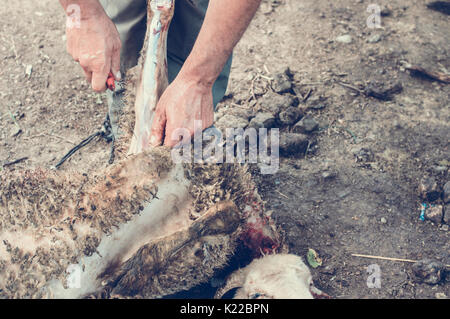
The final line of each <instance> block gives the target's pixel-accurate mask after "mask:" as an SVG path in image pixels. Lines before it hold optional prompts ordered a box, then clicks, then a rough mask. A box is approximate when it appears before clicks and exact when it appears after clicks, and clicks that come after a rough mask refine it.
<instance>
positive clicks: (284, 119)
mask: <svg viewBox="0 0 450 319" xmlns="http://www.w3.org/2000/svg"><path fill="white" fill-rule="evenodd" d="M302 114H303V112H302V110H301V109H299V108H298V107H294V106H290V107H289V108H288V109H287V110H286V111H283V112H281V113H280V115H279V118H280V122H281V123H282V124H284V125H292V124H294V123H295V122H297V121H298V120H299V119H300V117H301V116H302Z"/></svg>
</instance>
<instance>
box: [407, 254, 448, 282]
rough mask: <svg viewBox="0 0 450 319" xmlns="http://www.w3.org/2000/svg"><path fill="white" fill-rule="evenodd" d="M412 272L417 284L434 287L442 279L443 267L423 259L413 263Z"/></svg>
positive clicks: (435, 262)
mask: <svg viewBox="0 0 450 319" xmlns="http://www.w3.org/2000/svg"><path fill="white" fill-rule="evenodd" d="M412 270H413V274H414V276H415V277H416V280H417V281H418V282H421V283H426V284H429V285H436V284H438V283H439V282H441V280H442V279H443V277H444V272H445V265H444V264H442V263H441V262H439V261H434V260H431V259H424V260H420V261H418V262H415V263H414V264H413V266H412Z"/></svg>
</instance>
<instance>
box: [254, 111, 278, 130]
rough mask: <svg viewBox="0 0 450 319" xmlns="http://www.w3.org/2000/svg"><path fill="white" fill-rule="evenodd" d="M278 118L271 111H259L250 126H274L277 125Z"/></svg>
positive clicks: (257, 127)
mask: <svg viewBox="0 0 450 319" xmlns="http://www.w3.org/2000/svg"><path fill="white" fill-rule="evenodd" d="M275 123H276V118H275V117H274V116H273V114H271V113H258V114H256V116H255V117H254V118H253V119H252V120H251V121H250V124H249V127H251V128H256V129H259V128H272V127H274V126H275Z"/></svg>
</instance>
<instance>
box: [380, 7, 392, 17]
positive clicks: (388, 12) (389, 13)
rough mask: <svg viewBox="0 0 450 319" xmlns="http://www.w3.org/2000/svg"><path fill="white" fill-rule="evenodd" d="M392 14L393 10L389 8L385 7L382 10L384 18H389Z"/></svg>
mask: <svg viewBox="0 0 450 319" xmlns="http://www.w3.org/2000/svg"><path fill="white" fill-rule="evenodd" d="M391 14H392V10H391V8H389V7H384V8H383V9H381V12H380V15H381V16H382V17H388V16H390V15H391Z"/></svg>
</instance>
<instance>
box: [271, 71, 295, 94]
mask: <svg viewBox="0 0 450 319" xmlns="http://www.w3.org/2000/svg"><path fill="white" fill-rule="evenodd" d="M272 89H273V90H274V91H275V92H277V93H286V92H289V91H290V90H291V89H292V82H291V79H290V78H289V76H288V75H287V74H286V73H277V74H275V76H274V80H273V82H272Z"/></svg>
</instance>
